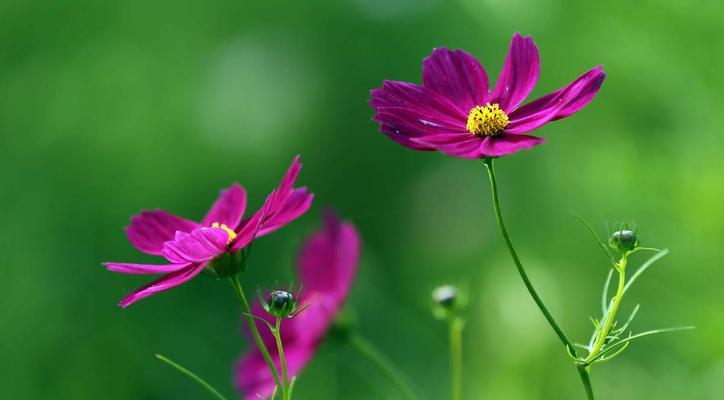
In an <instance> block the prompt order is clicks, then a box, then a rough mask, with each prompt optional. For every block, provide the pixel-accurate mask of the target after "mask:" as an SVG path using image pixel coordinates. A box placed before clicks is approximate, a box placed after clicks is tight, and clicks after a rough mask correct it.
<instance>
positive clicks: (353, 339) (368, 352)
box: [347, 334, 418, 400]
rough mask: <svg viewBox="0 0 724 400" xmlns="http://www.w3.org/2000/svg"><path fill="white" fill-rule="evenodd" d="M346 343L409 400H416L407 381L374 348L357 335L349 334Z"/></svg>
mask: <svg viewBox="0 0 724 400" xmlns="http://www.w3.org/2000/svg"><path fill="white" fill-rule="evenodd" d="M347 343H348V344H349V345H350V346H351V347H352V348H353V349H355V350H357V352H359V353H360V354H361V355H363V356H365V357H366V358H367V359H368V360H369V361H370V362H372V363H373V364H374V365H375V366H376V367H377V369H379V370H380V372H382V374H383V375H385V377H386V378H387V379H388V380H389V381H390V382H392V384H393V385H395V387H397V389H398V390H399V391H400V392H402V394H403V395H404V397H405V398H407V399H409V400H418V397H417V395H416V394H415V392H414V391H413V390H412V388H411V387H410V386H409V385H408V383H407V380H406V379H404V378H402V377H401V374H400V372H399V371H398V370H397V369H396V368H395V367H393V366H392V363H391V362H390V361H389V360H388V359H387V357H385V356H384V355H383V354H382V353H381V352H380V351H379V350H377V348H375V346H374V345H373V344H372V343H370V342H368V341H367V340H365V339H364V338H362V337H361V336H359V335H356V334H351V335H350V336H349V337H348V338H347Z"/></svg>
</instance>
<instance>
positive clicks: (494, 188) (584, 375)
mask: <svg viewBox="0 0 724 400" xmlns="http://www.w3.org/2000/svg"><path fill="white" fill-rule="evenodd" d="M484 162H485V166H486V167H487V169H488V177H489V178H490V191H491V193H492V196H493V208H494V209H495V218H496V220H497V221H498V228H500V234H501V235H502V236H503V239H504V240H505V244H506V245H507V246H508V251H509V252H510V256H511V257H512V258H513V263H515V267H516V268H517V269H518V274H519V275H520V277H521V279H522V280H523V283H524V284H525V287H526V289H528V293H530V296H531V297H532V298H533V301H535V303H536V304H537V305H538V308H539V309H540V311H541V312H542V313H543V316H544V317H545V318H546V320H547V321H548V324H549V325H550V326H551V328H553V330H554V331H555V332H556V335H557V336H558V338H559V339H560V340H561V342H562V343H563V345H564V346H566V348H567V351H568V352H569V353H571V355H572V356H573V357H574V358H576V357H578V355H577V354H576V348H575V346H573V342H571V340H570V339H569V338H568V336H566V334H565V332H563V329H562V328H561V327H560V325H558V323H557V322H556V320H555V318H553V315H552V314H551V313H550V311H548V308H547V307H546V306H545V304H544V303H543V300H542V299H541V298H540V296H539V295H538V292H537V291H536V290H535V288H534V287H533V283H531V281H530V279H529V278H528V274H527V273H526V272H525V269H524V268H523V264H522V263H521V262H520V259H519V258H518V253H516V252H515V248H514V247H513V242H512V241H511V240H510V236H509V235H508V230H507V229H506V228H505V222H503V215H502V212H501V210H500V199H499V198H498V183H497V181H496V179H495V168H494V167H493V159H492V158H485V159H484ZM578 372H579V375H580V376H581V381H582V382H583V386H584V388H585V389H586V392H587V393H589V392H591V393H590V394H589V397H588V398H589V399H591V400H592V399H593V393H592V391H591V389H590V387H591V381H590V376H589V375H588V370H586V369H585V368H584V369H583V370H581V369H579V370H578Z"/></svg>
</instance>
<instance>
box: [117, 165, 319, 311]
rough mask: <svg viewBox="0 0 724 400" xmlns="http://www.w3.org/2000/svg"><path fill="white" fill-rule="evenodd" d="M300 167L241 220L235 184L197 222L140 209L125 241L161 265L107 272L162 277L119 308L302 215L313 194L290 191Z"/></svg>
mask: <svg viewBox="0 0 724 400" xmlns="http://www.w3.org/2000/svg"><path fill="white" fill-rule="evenodd" d="M301 168H302V164H301V163H300V162H299V156H297V157H295V158H294V160H293V161H292V165H291V167H290V168H289V170H288V171H287V173H286V174H285V175H284V177H283V179H282V181H281V183H280V185H279V186H278V187H277V188H276V189H275V190H273V191H272V193H271V194H270V195H269V196H268V197H267V198H266V200H265V202H264V205H263V206H262V207H261V209H259V211H257V212H256V213H254V215H252V216H251V217H250V218H248V219H244V220H242V217H243V215H244V211H245V209H246V191H245V190H244V189H243V188H242V187H241V186H240V185H239V184H234V185H232V186H231V187H230V188H228V189H225V190H222V191H221V194H220V196H219V198H218V199H217V200H216V202H215V203H214V204H213V205H212V206H211V209H210V210H209V212H208V213H207V214H206V216H205V217H204V219H203V220H202V221H201V222H196V221H191V220H188V219H185V218H181V217H178V216H176V215H173V214H171V213H168V212H166V211H163V210H154V211H143V212H141V214H140V215H136V216H133V217H132V218H131V224H130V225H129V226H128V227H126V234H127V236H128V240H129V241H130V242H131V243H132V244H133V245H134V246H135V247H136V248H137V249H138V250H140V251H141V252H143V253H146V254H151V255H157V256H163V257H164V258H165V259H166V260H167V261H168V263H167V264H163V265H148V264H129V263H112V262H107V263H103V265H104V266H105V267H106V268H107V269H108V270H109V271H114V272H120V273H125V274H165V275H163V276H162V277H161V278H159V279H157V280H155V281H153V282H151V283H150V284H148V285H145V286H143V287H141V288H139V289H137V290H135V291H134V292H133V293H131V294H129V295H128V296H126V297H125V298H124V299H123V300H121V302H120V304H119V305H120V306H121V307H127V306H128V305H130V304H132V303H134V302H136V301H138V300H140V299H142V298H144V297H148V296H150V295H152V294H155V293H158V292H161V291H164V290H168V289H170V288H172V287H175V286H178V285H181V284H182V283H185V282H187V281H189V280H191V279H192V278H194V277H195V276H196V275H198V274H199V273H200V272H201V271H203V270H204V268H209V267H210V265H212V264H211V263H212V262H213V261H214V260H215V259H217V258H218V257H220V256H222V255H225V254H233V253H236V252H238V251H239V250H241V249H243V248H244V247H245V246H247V245H248V244H249V243H251V241H252V240H253V239H254V238H255V237H258V236H262V235H266V234H268V233H271V232H273V231H275V230H277V229H279V228H281V227H282V226H284V225H285V224H287V223H288V222H290V221H292V220H294V219H295V218H297V217H299V216H300V215H302V214H304V212H306V211H307V210H308V209H309V207H310V205H311V203H312V198H313V195H312V194H311V193H308V191H307V189H306V188H305V187H301V188H294V187H293V186H294V182H295V181H296V179H297V176H298V175H299V171H300V170H301Z"/></svg>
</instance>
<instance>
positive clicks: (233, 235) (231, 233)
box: [211, 222, 236, 244]
mask: <svg viewBox="0 0 724 400" xmlns="http://www.w3.org/2000/svg"><path fill="white" fill-rule="evenodd" d="M211 227H212V228H219V229H223V230H225V231H226V233H227V234H228V235H229V240H228V241H227V242H226V243H227V244H228V243H231V241H232V240H234V239H235V238H236V232H234V231H233V230H232V229H230V228H229V227H228V226H226V224H219V223H218V222H214V223H213V224H211Z"/></svg>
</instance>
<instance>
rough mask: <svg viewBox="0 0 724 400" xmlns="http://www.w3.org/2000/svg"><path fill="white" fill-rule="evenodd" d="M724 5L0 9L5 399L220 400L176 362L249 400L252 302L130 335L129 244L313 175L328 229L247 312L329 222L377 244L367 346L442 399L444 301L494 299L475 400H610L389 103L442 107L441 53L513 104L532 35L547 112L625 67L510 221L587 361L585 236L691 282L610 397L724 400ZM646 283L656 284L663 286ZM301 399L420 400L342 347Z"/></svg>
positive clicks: (599, 275) (551, 1)
mask: <svg viewBox="0 0 724 400" xmlns="http://www.w3.org/2000/svg"><path fill="white" fill-rule="evenodd" d="M723 19H724V3H721V2H719V1H713V0H704V1H699V2H697V4H696V6H691V5H685V4H683V3H681V2H679V1H674V0H661V1H655V2H654V1H613V2H608V3H606V2H577V1H576V2H574V1H570V2H565V1H562V0H536V1H532V0H506V1H498V0H483V1H476V0H455V1H444V0H336V1H318V0H310V1H304V2H277V1H258V2H252V1H205V2H194V1H187V0H181V1H157V2H147V1H138V0H130V1H122V2H97V1H83V0H76V1H59V2H39V1H26V0H22V1H21V0H6V1H3V2H2V4H1V5H0V135H1V136H0V140H1V142H0V163H2V164H1V165H2V168H0V182H1V183H2V196H1V197H0V210H2V223H1V224H0V246H1V249H2V255H3V257H2V260H3V261H2V275H1V276H0V299H2V301H0V388H1V389H0V390H1V394H0V397H2V398H7V399H47V398H54V399H79V400H80V399H98V398H103V399H202V398H207V394H206V393H203V392H202V391H201V390H200V389H199V388H198V387H197V386H196V385H195V384H194V383H192V382H190V381H189V380H188V379H187V378H185V377H183V376H181V375H180V374H178V373H177V372H176V371H174V370H172V369H170V368H168V367H167V366H166V365H163V364H162V363H160V362H159V361H157V360H155V359H154V358H153V354H154V353H156V352H160V353H164V354H166V355H168V356H169V357H172V358H174V359H176V360H177V361H179V362H181V363H182V364H184V365H186V366H188V367H189V368H191V369H192V370H195V371H197V372H199V373H200V374H201V375H202V376H204V377H206V378H207V379H208V380H209V381H210V382H212V383H213V384H215V385H216V386H218V387H219V388H220V389H221V390H222V391H223V392H225V393H227V394H229V395H233V393H234V392H233V386H232V383H231V366H232V364H233V362H234V360H235V359H236V358H237V356H238V354H240V352H242V351H243V349H244V348H245V347H246V346H247V343H245V342H244V340H243V339H242V338H241V336H240V333H239V331H240V328H239V327H240V323H239V318H238V317H239V315H238V309H237V304H236V302H235V299H234V297H233V293H232V291H231V290H230V288H229V286H228V285H227V284H226V283H225V282H216V281H213V280H212V279H209V278H204V279H197V280H195V281H193V282H192V283H191V284H187V285H184V286H183V287H181V288H178V289H176V290H173V291H169V292H166V293H164V294H162V295H158V296H154V297H152V298H149V299H147V300H144V301H142V302H140V303H138V304H136V305H134V306H132V307H131V308H129V309H126V310H122V309H120V308H118V307H117V306H116V303H117V302H118V300H119V299H120V298H121V297H122V296H123V295H124V294H126V293H127V292H129V291H131V290H132V289H134V288H135V287H137V286H140V285H141V284H143V283H145V282H146V278H144V277H138V276H136V277H134V276H124V275H117V274H113V273H110V272H107V271H105V270H104V269H103V268H102V267H101V266H100V265H99V263H100V262H102V261H109V260H113V261H138V262H142V261H151V260H152V258H151V257H145V256H142V255H140V254H138V253H137V252H136V251H135V250H134V249H133V248H132V247H131V245H130V244H129V243H128V242H127V240H126V238H125V236H124V234H123V227H124V226H125V225H126V224H127V223H128V221H129V217H130V216H131V215H132V214H135V213H137V212H138V211H139V210H141V209H142V208H157V207H161V208H164V209H167V210H169V211H171V212H174V213H177V214H180V215H184V216H186V217H189V218H200V217H201V216H202V215H203V213H204V212H205V211H206V208H207V207H208V205H209V204H210V203H211V202H212V201H213V200H214V199H215V197H216V195H217V192H218V190H219V189H220V188H222V187H226V186H228V185H229V184H230V183H232V182H234V181H239V182H241V183H242V184H243V185H244V186H245V187H246V188H247V190H248V192H249V194H250V206H251V207H252V208H254V207H256V206H258V205H259V204H260V203H261V201H262V200H263V198H264V196H265V195H266V194H267V193H268V192H269V190H270V189H271V188H272V187H274V186H275V185H276V184H277V182H278V180H279V179H280V177H281V175H282V173H283V172H284V170H285V169H286V168H287V166H288V165H289V162H290V161H291V159H292V157H293V156H294V155H295V154H297V153H301V154H302V160H303V162H304V165H305V166H304V169H303V171H302V175H301V178H300V182H301V183H303V184H306V185H308V186H309V187H310V188H311V189H312V190H313V191H314V192H315V193H317V198H316V203H315V205H314V207H313V209H312V211H311V212H309V213H308V214H307V215H305V216H304V217H303V218H302V219H300V220H298V221H296V222H295V223H293V224H291V225H290V226H289V227H288V228H285V229H284V230H281V231H279V232H277V233H275V234H274V235H272V236H270V237H268V238H265V239H264V240H261V241H259V242H258V243H257V245H256V246H255V251H254V253H255V254H254V257H253V265H252V266H251V268H250V270H249V271H248V272H247V273H246V274H245V275H244V277H243V281H244V283H245V285H246V286H247V289H253V288H254V287H255V286H257V285H260V286H262V287H266V286H270V285H272V284H273V283H274V282H275V281H277V280H278V281H289V280H291V279H293V277H294V275H293V269H292V268H293V265H294V258H295V253H296V251H297V248H298V246H299V244H300V243H301V241H302V240H303V238H304V236H305V235H306V234H308V233H309V232H311V231H312V230H314V229H315V228H316V227H318V226H319V216H320V214H321V210H323V209H324V208H325V207H327V206H330V207H334V208H335V209H336V210H338V212H339V213H340V214H341V215H342V216H343V217H345V218H347V219H350V220H352V221H353V222H354V223H356V224H357V226H358V227H359V230H360V231H361V234H362V236H363V239H364V256H363V262H362V265H361V267H360V270H359V276H358V279H357V282H356V284H355V286H354V290H353V292H352V294H351V296H350V299H349V307H350V309H351V310H352V312H353V313H354V315H355V316H356V320H357V322H358V326H359V329H360V330H361V331H362V332H363V333H364V334H365V335H367V336H368V337H369V339H370V340H372V341H373V342H375V343H376V344H377V345H378V346H379V347H380V348H381V349H383V350H384V351H385V352H387V353H388V355H389V356H390V357H391V358H392V359H393V360H395V361H396V362H397V364H398V365H399V366H400V367H401V368H402V369H403V370H404V371H405V372H406V373H407V374H408V375H409V377H410V378H411V379H412V380H413V381H414V383H415V385H416V386H417V387H418V388H419V389H420V391H422V392H424V393H425V394H426V398H427V399H444V398H446V397H447V393H448V389H447V388H448V382H449V380H448V369H447V365H448V364H447V350H446V349H447V342H446V340H447V339H446V327H445V326H444V324H442V323H440V322H438V321H436V320H434V319H433V318H432V316H431V315H430V310H429V304H428V297H429V292H430V290H431V289H432V288H433V287H434V286H435V285H437V284H442V283H447V282H457V283H463V284H466V285H467V286H468V288H469V290H470V292H471V295H472V303H471V306H470V307H469V309H468V313H467V316H468V326H467V330H466V331H465V347H466V353H465V355H466V357H465V364H466V368H465V375H466V381H465V397H466V398H469V399H526V400H532V399H576V398H582V397H583V395H582V390H581V388H580V383H579V382H578V378H577V375H576V373H575V370H574V369H573V367H572V366H571V363H570V360H569V359H568V358H567V356H565V354H564V352H563V351H562V349H561V348H560V346H559V344H558V342H557V339H556V337H555V336H554V334H553V333H552V332H551V331H550V329H549V328H548V327H547V325H546V323H545V321H544V319H543V318H542V317H541V316H540V314H539V313H538V311H537V309H536V308H535V306H534V304H533V302H532V301H531V300H530V299H529V297H528V295H527V293H526V292H525V290H524V288H523V285H522V284H521V282H520V281H519V278H518V277H517V275H516V273H515V270H514V267H513V264H512V263H511V261H510V259H509V257H508V255H507V253H506V251H505V248H504V246H503V242H502V240H501V239H500V237H499V236H498V233H497V230H496V229H497V228H496V226H495V221H494V218H493V213H492V210H491V204H490V200H489V189H488V186H487V183H486V180H485V175H484V169H483V166H482V164H481V163H478V162H473V161H466V160H458V159H453V158H449V157H445V156H443V155H440V154H435V153H421V152H414V151H411V150H408V149H405V148H403V147H400V146H398V145H396V144H395V143H393V142H392V141H390V140H389V139H388V138H386V137H385V136H383V135H381V134H380V133H378V131H377V126H376V125H375V123H373V122H372V121H371V120H370V117H371V115H372V111H371V109H370V107H369V106H368V105H367V103H366V101H367V99H368V91H369V90H370V89H372V88H374V87H377V86H378V85H379V84H380V83H381V81H382V80H383V79H397V80H406V81H412V82H419V81H420V68H421V60H422V58H423V57H424V56H426V55H428V54H429V53H430V50H431V49H432V47H434V46H448V47H461V48H465V49H466V50H468V51H469V52H471V53H473V54H474V55H476V56H477V57H478V58H479V59H480V60H481V61H482V62H483V63H484V64H485V65H486V67H487V68H488V70H489V71H490V74H491V77H495V76H497V73H498V71H499V70H500V67H501V65H502V62H503V58H504V56H505V52H506V50H507V46H508V43H509V40H510V37H511V35H512V34H513V33H514V32H516V31H520V32H522V33H523V34H532V35H533V36H534V38H535V40H536V42H537V44H538V46H539V48H540V51H541V57H542V70H541V77H540V80H539V84H538V87H537V88H536V90H535V91H534V93H533V96H538V95H541V94H544V93H546V92H548V91H550V90H553V89H556V88H558V87H560V86H562V85H563V84H565V83H567V82H568V81H569V80H571V79H573V78H574V77H576V76H578V75H579V74H580V73H582V72H584V71H586V70H587V69H589V68H590V67H592V66H595V65H597V64H604V65H605V71H606V72H607V73H608V79H607V80H606V83H605V84H604V87H603V89H602V91H601V92H600V94H599V96H598V97H597V98H596V99H595V101H593V102H592V103H591V104H590V105H589V107H587V108H586V109H585V110H584V111H583V112H581V113H579V114H577V115H575V116H573V117H572V118H570V119H567V120H564V121H559V122H556V123H553V124H550V125H548V126H547V127H545V128H543V129H542V130H540V131H539V132H538V133H539V134H541V135H543V136H546V137H549V138H550V140H549V142H548V143H547V144H546V145H544V146H541V147H538V148H536V149H534V150H530V151H525V152H522V153H519V154H517V155H515V156H513V157H508V158H505V159H502V160H500V161H499V162H498V164H497V167H498V173H499V179H500V184H501V190H502V198H503V203H504V213H505V215H506V217H507V220H508V224H509V228H510V230H511V233H512V235H513V238H514V241H515V242H516V244H517V246H518V247H519V250H520V253H521V254H522V258H523V260H524V262H525V263H526V264H527V265H528V268H529V271H530V274H531V276H532V278H533V280H534V282H536V284H537V285H538V287H539V290H540V292H541V293H542V295H543V297H544V298H545V299H546V301H547V302H548V303H549V304H550V307H551V309H552V311H553V312H554V313H555V315H557V317H558V318H559V319H560V321H561V322H562V324H563V326H564V327H565V328H566V330H567V331H568V333H569V334H570V335H571V336H572V337H574V338H575V339H576V340H578V341H583V340H585V338H587V337H588V335H589V333H590V329H591V326H590V322H589V321H588V316H589V315H594V316H595V315H597V314H598V312H599V301H600V300H599V298H600V295H599V293H600V287H601V286H602V283H603V280H604V277H605V274H606V262H605V260H604V259H603V257H602V256H601V255H600V253H599V249H597V248H596V245H595V243H594V242H593V241H592V240H591V239H590V237H589V236H588V234H587V233H586V231H585V229H584V228H583V226H582V225H581V224H580V223H579V222H578V221H577V220H576V219H575V218H574V217H573V216H572V214H571V213H570V210H575V211H577V212H578V213H580V214H581V215H583V216H584V217H585V218H586V219H588V220H589V221H591V223H592V224H593V225H594V226H596V227H597V228H598V229H599V233H601V234H605V228H604V226H605V225H604V223H605V222H608V223H609V224H611V223H613V222H615V221H621V220H630V219H635V220H636V221H637V222H638V223H639V224H640V226H641V235H642V241H643V243H644V244H646V245H650V246H658V247H668V248H669V249H670V250H671V254H670V256H668V257H666V258H665V259H664V260H663V261H662V262H660V263H659V264H658V265H656V267H655V268H653V269H652V270H650V271H649V272H648V273H647V275H646V276H645V277H644V279H642V280H640V281H639V283H638V284H637V285H636V287H635V289H634V290H633V291H632V292H631V293H630V295H629V296H628V297H627V299H626V303H625V304H624V308H623V311H622V312H627V311H629V310H630V309H631V308H632V307H633V306H634V305H635V304H637V303H641V304H642V308H641V312H640V314H639V317H638V319H637V320H636V322H635V323H634V329H635V330H637V331H643V330H647V329H650V328H657V327H666V326H678V325H696V327H697V329H696V330H695V331H692V332H685V333H678V334H671V335H663V336H658V337H652V338H648V339H645V340H642V341H640V342H638V343H636V344H635V345H634V346H631V348H630V350H628V351H627V352H626V353H625V354H624V355H623V356H622V357H620V358H619V359H617V360H615V361H614V362H611V363H608V364H604V365H601V366H600V367H597V368H596V369H595V370H594V374H593V380H594V385H595V388H596V391H597V393H598V395H599V397H600V398H601V399H617V400H626V399H642V398H656V399H662V400H663V399H683V398H685V399H690V400H697V399H718V398H722V394H721V393H722V390H723V389H724V340H722V335H723V334H724V313H723V312H722V310H723V309H724V295H723V294H722V293H724V292H722V289H721V286H722V282H723V278H724V272H722V265H721V256H722V245H723V244H724V241H723V237H724V207H723V204H724V185H723V184H724V164H723V163H722V156H724V148H723V145H724V132H723V129H722V126H724V113H722V112H721V110H722V107H723V106H724V100H722V95H721V93H722V91H724V75H722V73H721V71H722V68H724V47H722V45H721V43H722V40H723V39H724V25H722V23H721V21H722V20H723ZM637 260H638V262H641V261H642V260H643V259H642V258H637ZM297 397H298V398H300V399H320V400H321V399H339V398H346V399H370V398H375V399H396V398H398V397H399V396H398V394H397V392H396V391H395V390H394V388H393V387H392V386H391V385H390V384H388V383H387V382H386V381H385V380H384V378H383V377H382V376H381V375H380V374H379V373H378V372H377V371H376V370H375V369H374V368H373V367H371V366H370V365H369V364H368V363H367V362H366V361H365V360H364V359H362V358H360V357H359V356H358V355H356V354H355V353H354V352H352V351H350V350H349V349H347V348H345V347H344V346H342V345H340V344H339V343H329V342H328V343H326V344H325V345H324V346H323V347H322V348H321V349H320V352H319V353H318V355H317V356H316V357H315V359H314V361H313V362H312V363H311V364H310V365H309V367H308V368H307V369H306V370H305V371H304V372H303V374H302V376H301V378H300V380H299V384H298V387H297Z"/></svg>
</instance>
